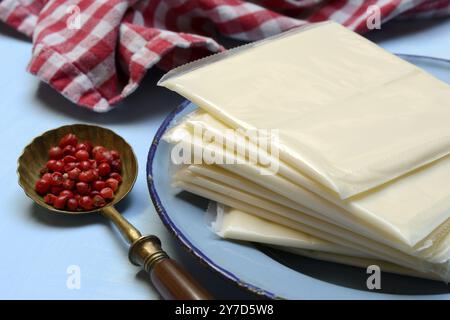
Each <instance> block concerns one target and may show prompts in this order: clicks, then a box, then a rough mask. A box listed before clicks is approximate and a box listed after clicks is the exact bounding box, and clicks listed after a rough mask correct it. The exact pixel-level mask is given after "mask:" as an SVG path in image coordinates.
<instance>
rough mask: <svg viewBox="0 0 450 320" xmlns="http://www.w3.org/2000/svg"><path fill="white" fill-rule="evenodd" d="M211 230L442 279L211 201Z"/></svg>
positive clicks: (337, 259) (322, 257)
mask: <svg viewBox="0 0 450 320" xmlns="http://www.w3.org/2000/svg"><path fill="white" fill-rule="evenodd" d="M207 216H208V220H209V222H210V225H211V229H212V230H213V232H215V233H216V234H217V235H218V236H220V237H222V238H225V239H232V240H240V241H250V242H257V243H261V244H267V245H270V246H271V247H274V248H277V249H280V250H284V251H287V252H291V253H294V254H298V255H302V256H306V257H310V258H314V259H317V260H324V261H330V262H336V263H341V264H346V265H351V266H355V267H362V268H367V267H368V266H370V265H377V266H379V267H380V269H381V270H382V271H383V272H391V273H397V274H401V275H408V276H414V277H421V278H427V279H434V280H436V279H438V277H437V276H436V275H434V274H431V273H422V272H417V271H414V270H411V269H407V268H403V267H401V266H398V265H396V264H393V263H388V262H386V261H381V260H376V259H374V258H373V257H369V256H366V255H364V254H361V252H359V251H356V250H351V249H349V248H345V247H342V246H339V245H336V244H333V243H331V242H328V241H325V240H322V239H319V238H316V237H313V236H311V235H309V234H306V233H303V232H300V231H296V230H294V229H291V228H288V227H284V226H282V225H279V224H275V223H273V222H270V221H268V220H265V219H261V218H258V217H256V216H253V215H251V214H249V213H246V212H243V211H241V210H237V209H234V208H230V207H227V206H224V205H223V204H220V203H216V202H211V203H210V205H209V207H208V210H207Z"/></svg>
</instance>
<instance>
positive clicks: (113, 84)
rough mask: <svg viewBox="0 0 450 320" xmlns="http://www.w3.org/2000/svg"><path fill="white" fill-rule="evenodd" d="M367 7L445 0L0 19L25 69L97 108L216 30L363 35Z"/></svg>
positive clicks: (221, 1) (155, 8)
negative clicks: (336, 27) (13, 33)
mask: <svg viewBox="0 0 450 320" xmlns="http://www.w3.org/2000/svg"><path fill="white" fill-rule="evenodd" d="M0 1H1V0H0ZM374 6H375V7H374ZM374 10H375V11H376V10H379V12H380V13H381V22H383V23H384V22H386V21H388V20H391V19H393V18H395V17H408V18H411V17H434V16H442V15H447V14H449V13H450V0H435V1H430V0H370V1H362V0H253V1H252V2H249V1H241V0H3V1H1V2H0V19H1V20H2V21H4V22H6V23H7V24H9V25H10V26H12V27H13V28H15V29H17V30H18V31H20V32H22V33H24V34H26V35H27V36H29V37H32V39H33V55H32V59H31V62H30V64H29V66H28V70H29V71H30V72H31V73H32V74H35V75H37V76H38V77H39V78H40V79H42V80H43V81H45V82H47V83H49V84H50V85H51V86H52V87H53V88H54V89H56V90H57V91H59V92H60V93H62V94H63V95H64V96H65V97H67V98H68V99H70V100H71V101H73V102H75V103H76V104H78V105H81V106H84V107H87V108H90V109H92V110H94V111H98V112H104V111H107V110H110V109H111V108H112V106H113V105H114V104H115V103H117V102H118V101H120V100H122V99H123V98H124V97H126V96H127V95H129V94H130V93H131V92H133V91H134V90H135V89H136V88H137V87H138V86H139V83H140V81H141V80H142V78H143V77H144V75H145V74H146V72H147V70H148V69H150V68H152V67H153V66H155V65H156V66H158V67H162V68H164V69H170V68H172V67H174V66H177V65H180V64H183V63H185V62H187V61H190V60H194V59H197V58H200V57H202V56H205V55H208V54H211V53H214V52H218V51H221V50H223V47H222V46H220V45H219V44H218V43H217V42H216V41H215V40H213V37H214V35H216V34H217V32H219V33H221V34H223V35H225V36H228V37H231V38H234V39H239V40H245V41H252V40H258V39H262V38H264V37H267V36H270V35H273V34H276V33H279V32H282V31H285V30H287V29H290V28H293V27H295V26H299V25H302V24H305V23H310V22H317V21H323V20H328V19H332V20H334V21H337V22H339V23H342V24H343V25H345V26H347V27H348V28H350V29H352V30H356V31H357V32H365V31H367V28H368V27H367V19H368V18H369V17H373V14H374V12H375V11H374Z"/></svg>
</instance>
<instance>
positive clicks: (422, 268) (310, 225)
mask: <svg viewBox="0 0 450 320" xmlns="http://www.w3.org/2000/svg"><path fill="white" fill-rule="evenodd" d="M174 186H175V187H178V188H181V189H182V190H186V191H188V192H191V193H194V194H197V195H199V196H202V197H205V198H207V199H211V200H213V201H217V202H220V203H223V204H226V205H227V206H230V207H233V208H236V209H238V210H241V211H244V212H248V213H250V214H253V215H255V216H257V217H261V218H263V219H266V220H269V221H272V222H274V223H277V224H280V225H283V226H286V227H289V228H292V229H295V230H299V231H301V232H303V233H306V234H310V235H312V236H314V237H317V238H320V239H323V240H326V241H329V242H332V243H335V244H338V245H340V246H343V247H347V248H349V249H351V250H356V251H360V252H361V253H362V254H365V255H369V256H373V257H375V258H377V259H379V260H383V261H387V262H390V263H394V264H397V265H400V266H403V267H405V268H408V269H412V270H415V271H419V272H424V273H433V274H435V275H436V276H438V277H439V279H441V280H444V281H446V282H447V281H448V280H449V265H448V264H447V263H443V264H433V263H429V262H426V261H423V260H421V259H418V258H414V257H410V256H406V255H404V254H402V253H398V252H393V251H391V250H389V249H388V248H386V250H380V248H378V247H377V246H376V245H375V246H374V247H373V246H372V245H371V244H370V243H367V242H366V241H365V240H364V239H358V237H355V235H348V234H346V233H343V232H342V230H338V229H334V227H333V226H330V225H326V224H323V223H320V222H318V221H315V220H313V219H310V218H308V217H300V219H298V218H297V217H295V216H288V215H283V214H280V213H275V212H272V211H270V210H269V209H266V208H262V207H260V206H259V205H261V203H260V202H259V200H257V201H253V202H252V201H249V200H248V199H246V198H247V196H246V195H245V193H243V192H241V191H236V192H232V189H230V188H225V189H224V190H215V189H208V188H205V187H203V186H201V185H199V184H194V183H190V182H187V181H183V180H180V179H178V177H177V179H176V182H175V183H174ZM219 189H220V188H219ZM219 191H222V192H219ZM236 193H237V195H236ZM231 194H233V195H231ZM243 199H244V200H245V201H242V200H243Z"/></svg>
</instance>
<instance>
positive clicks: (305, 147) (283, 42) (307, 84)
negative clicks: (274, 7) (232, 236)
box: [159, 22, 450, 198]
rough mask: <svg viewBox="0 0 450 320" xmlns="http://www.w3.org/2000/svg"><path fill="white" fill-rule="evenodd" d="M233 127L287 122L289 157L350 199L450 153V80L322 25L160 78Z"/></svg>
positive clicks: (284, 148)
mask: <svg viewBox="0 0 450 320" xmlns="http://www.w3.org/2000/svg"><path fill="white" fill-rule="evenodd" d="M159 84H160V85H162V86H165V87H167V88H169V89H171V90H174V91H176V92H178V93H179V94H181V95H183V96H184V97H186V98H187V99H189V100H191V101H193V102H194V103H196V104H197V105H198V106H199V107H200V108H202V109H204V110H205V111H207V112H208V113H210V114H211V115H214V116H215V117H217V118H218V119H220V120H221V121H223V122H224V123H226V124H227V125H228V126H230V127H233V128H242V129H253V128H258V129H276V130H279V135H280V142H279V150H280V158H281V160H283V161H285V162H286V163H288V164H290V165H291V166H292V167H294V168H295V169H296V170H298V171H301V172H304V174H305V175H306V176H309V177H311V178H312V180H315V181H316V182H318V183H319V184H321V185H323V188H327V189H329V190H330V192H334V193H335V194H336V195H337V196H339V197H340V198H348V197H351V196H355V195H357V194H360V193H362V192H364V191H367V190H369V189H372V188H375V187H377V186H380V185H382V184H384V183H386V182H388V181H390V180H392V179H394V178H397V177H399V176H402V175H404V174H406V173H408V172H410V171H412V170H413V169H416V168H419V167H421V166H423V165H425V164H428V163H431V162H433V161H435V160H437V159H439V158H442V157H444V156H445V155H447V154H448V153H449V151H450V138H449V137H450V126H449V125H448V119H449V118H450V88H449V86H448V85H446V84H445V83H443V82H441V81H440V80H438V79H436V78H434V77H432V76H431V75H429V74H428V73H426V72H424V71H423V70H421V69H419V68H417V67H415V66H414V65H412V64H410V63H408V62H406V61H403V60H402V59H400V58H398V57H396V56H394V55H392V54H390V53H388V52H386V51H385V50H383V49H381V48H380V47H378V46H377V45H375V44H373V43H372V42H370V41H369V40H367V39H365V38H363V37H361V36H359V35H357V34H356V33H354V32H351V31H349V30H347V29H346V28H344V27H342V26H340V25H338V24H336V23H333V22H327V23H320V24H315V25H312V26H308V27H304V28H299V29H295V30H291V31H288V32H286V33H283V34H281V35H279V36H276V37H273V38H269V39H266V40H263V41H261V42H257V43H253V44H250V45H247V46H243V47H240V48H237V49H234V50H230V51H227V52H224V53H222V54H218V55H214V56H212V57H208V58H205V59H202V60H199V61H196V62H194V63H191V64H187V65H185V66H182V67H180V68H177V69H174V70H173V71H171V72H169V73H168V74H167V75H165V76H164V77H163V78H162V79H161V81H160V83H159Z"/></svg>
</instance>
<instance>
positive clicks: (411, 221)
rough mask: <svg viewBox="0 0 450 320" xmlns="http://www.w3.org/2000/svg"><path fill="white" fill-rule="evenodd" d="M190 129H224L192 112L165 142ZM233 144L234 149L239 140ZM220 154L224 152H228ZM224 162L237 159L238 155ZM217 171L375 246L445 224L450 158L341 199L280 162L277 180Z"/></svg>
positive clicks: (186, 135)
mask: <svg viewBox="0 0 450 320" xmlns="http://www.w3.org/2000/svg"><path fill="white" fill-rule="evenodd" d="M194 126H200V127H202V128H204V129H205V130H207V131H213V132H214V134H215V135H220V134H222V136H223V137H224V134H223V132H224V131H225V130H226V129H227V128H228V127H226V126H225V125H224V124H223V123H221V122H220V121H218V120H217V119H215V118H213V117H212V116H210V115H209V114H206V113H204V112H196V113H194V114H191V115H189V116H188V117H186V118H185V120H184V121H182V122H181V123H180V124H179V125H177V126H176V127H174V128H172V129H171V130H170V131H169V132H167V134H166V135H165V137H164V138H165V139H167V140H168V141H169V142H171V143H177V142H179V141H193V140H194V139H193V138H192V130H193V127H194ZM224 140H225V138H223V139H222V141H224ZM198 143H201V147H202V148H209V145H207V144H206V143H205V142H203V141H198ZM233 143H235V144H238V141H234V142H233ZM244 150H246V149H244ZM222 152H224V153H227V150H222ZM229 157H230V158H233V157H234V158H237V157H238V155H230V156H229ZM235 162H237V161H235ZM222 167H223V168H224V169H226V170H228V171H231V172H233V173H234V174H237V175H240V176H241V177H242V178H244V179H246V180H248V181H252V182H254V183H256V184H258V185H261V186H264V187H266V188H267V189H269V190H271V191H272V196H273V197H277V196H278V195H281V196H283V197H285V198H288V199H289V200H291V201H294V202H297V203H298V205H303V206H305V207H308V208H310V209H312V210H315V211H317V212H320V213H322V214H325V215H327V216H328V217H329V218H334V219H335V220H336V221H337V222H338V223H340V224H341V225H348V226H350V227H351V228H353V229H354V230H355V232H365V233H370V234H372V235H374V234H377V235H378V236H375V238H374V239H376V240H378V241H380V238H381V239H384V240H386V241H389V240H395V242H397V243H399V244H401V243H403V245H406V246H409V247H413V246H416V245H418V244H419V243H420V242H421V241H423V239H425V238H426V237H428V236H429V235H430V234H431V233H432V232H433V230H435V229H436V228H437V227H439V226H440V225H441V224H444V223H445V224H447V225H450V221H448V220H449V217H450V185H449V184H448V183H447V182H448V181H449V179H450V157H444V158H442V159H440V160H438V161H435V162H433V163H431V164H429V165H427V166H423V167H421V168H419V169H417V170H414V171H413V172H410V173H409V174H407V175H404V176H402V177H400V178H398V179H395V180H393V181H391V182H390V183H387V184H384V185H382V186H380V187H378V188H376V189H373V190H370V191H368V192H365V193H363V194H360V195H358V196H356V197H352V198H350V199H346V200H342V199H339V198H338V197H336V196H335V195H333V194H330V193H329V192H327V190H326V189H324V188H322V187H321V185H320V184H318V183H317V182H315V181H314V180H311V179H309V178H308V177H307V176H305V175H304V174H302V173H301V172H299V171H297V170H294V169H293V168H292V167H290V166H289V165H287V164H285V163H284V162H280V163H279V172H278V174H277V175H261V174H259V172H258V168H257V167H256V165H252V164H250V163H248V164H243V165H234V164H233V165H223V166H222ZM369 236H370V235H369Z"/></svg>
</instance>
